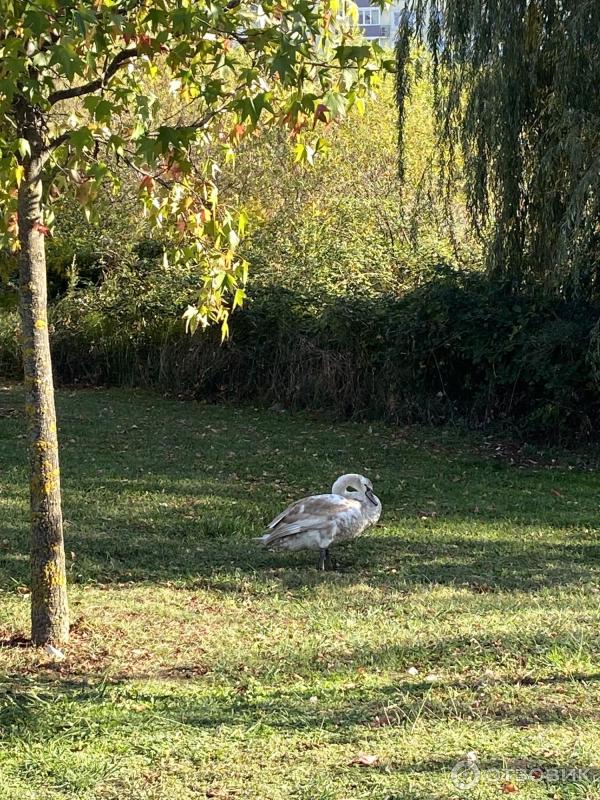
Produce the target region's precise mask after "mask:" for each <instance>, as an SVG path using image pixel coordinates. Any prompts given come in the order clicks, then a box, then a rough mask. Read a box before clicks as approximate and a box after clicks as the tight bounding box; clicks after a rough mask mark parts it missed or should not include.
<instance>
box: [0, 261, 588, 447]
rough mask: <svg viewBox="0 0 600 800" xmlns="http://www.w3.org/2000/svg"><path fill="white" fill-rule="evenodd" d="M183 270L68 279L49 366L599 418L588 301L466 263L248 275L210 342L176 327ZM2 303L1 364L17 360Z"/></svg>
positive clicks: (576, 431) (535, 423)
mask: <svg viewBox="0 0 600 800" xmlns="http://www.w3.org/2000/svg"><path fill="white" fill-rule="evenodd" d="M191 281H192V277H191V276H186V275H181V274H179V275H178V274H173V273H172V272H170V271H169V270H166V269H165V268H159V267H156V269H155V271H154V272H150V273H148V274H147V275H145V276H144V275H142V276H140V275H133V274H130V275H129V276H123V277H122V278H120V279H119V280H117V279H116V278H114V279H112V282H111V281H108V282H107V283H106V284H104V285H103V287H101V289H100V290H98V289H96V290H93V291H92V290H87V291H80V292H72V293H71V294H70V295H68V296H67V297H66V298H65V299H63V300H62V301H61V302H60V303H59V304H57V305H56V306H55V308H54V309H53V313H52V318H51V321H52V326H53V331H54V333H53V351H54V352H53V355H54V363H55V369H56V373H57V378H58V379H59V380H60V381H62V382H63V383H68V384H76V383H83V384H94V385H98V384H118V385H139V386H148V387H153V388H156V389H159V390H160V391H163V392H166V393H171V394H176V395H185V396H192V397H197V398H202V399H210V400H227V401H235V402H244V401H251V402H253V403H263V404H266V405H271V404H272V403H274V402H277V403H281V404H282V405H283V406H285V407H286V408H290V409H314V410H319V411H326V412H328V413H330V414H333V415H335V416H336V417H338V418H348V417H355V418H374V419H375V418H377V419H386V420H389V421H392V422H402V423H407V422H427V423H434V424H437V423H443V422H447V421H450V420H455V421H458V420H462V421H465V422H466V423H468V424H470V425H473V426H482V427H483V426H490V425H502V426H507V425H510V426H511V427H512V428H513V429H514V428H517V429H518V430H519V431H520V432H522V433H524V434H528V435H534V436H547V435H551V436H553V437H555V438H562V439H567V438H569V437H573V436H575V437H586V438H589V437H597V436H598V433H599V431H600V427H599V425H598V422H597V420H598V419H599V418H600V417H599V412H600V399H599V398H600V394H599V392H598V388H599V380H598V374H599V372H600V371H599V365H600V359H599V357H598V344H597V343H598V324H597V321H598V311H597V310H596V309H594V308H593V307H591V306H586V305H582V304H581V303H575V302H570V301H566V300H556V299H547V298H539V297H537V296H535V295H533V294H522V295H515V294H514V293H513V292H511V291H509V290H508V289H507V288H506V287H504V286H503V285H501V284H498V283H490V282H489V280H487V279H486V278H484V277H483V276H481V275H479V274H477V273H470V272H466V273H465V272H458V271H454V270H452V269H449V268H447V267H439V268H438V269H437V270H436V272H435V275H434V277H433V278H432V279H431V280H430V281H429V282H428V283H427V284H425V285H423V286H421V287H418V288H416V289H414V290H413V291H411V292H408V293H406V294H405V295H404V296H403V297H400V298H398V297H394V296H391V295H387V296H381V297H378V298H372V297H360V296H356V297H349V296H346V297H332V296H326V295H323V294H317V295H310V294H306V293H301V292H299V291H292V290H289V289H282V288H274V287H262V288H256V289H255V290H254V292H253V293H252V296H251V298H250V301H249V303H248V305H247V307H246V308H245V309H244V310H242V311H241V312H236V314H235V315H234V317H233V318H232V325H231V338H230V340H229V341H226V342H225V343H224V344H223V345H221V344H220V339H219V333H218V331H212V330H209V331H207V332H205V333H201V334H197V335H195V336H194V337H188V336H187V335H186V334H185V333H184V331H183V326H182V324H181V322H180V321H179V320H174V319H173V308H174V307H175V306H176V305H177V303H178V302H179V303H181V301H182V300H183V298H184V297H185V296H186V293H187V292H188V291H189V288H190V282H191ZM7 319H9V318H8V317H6V316H5V317H4V323H3V324H2V326H0V364H2V366H3V369H4V370H6V369H7V367H8V369H9V371H11V370H12V374H14V373H15V372H16V371H18V363H19V362H18V355H17V348H16V339H15V331H14V326H13V325H12V324H11V323H7Z"/></svg>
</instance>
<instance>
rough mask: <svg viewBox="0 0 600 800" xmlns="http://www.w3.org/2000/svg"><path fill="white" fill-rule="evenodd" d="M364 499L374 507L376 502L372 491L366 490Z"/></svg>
mask: <svg viewBox="0 0 600 800" xmlns="http://www.w3.org/2000/svg"><path fill="white" fill-rule="evenodd" d="M365 497H366V498H367V500H368V501H369V502H370V503H373V505H374V506H376V505H377V500H376V499H375V495H374V494H373V489H367V491H366V492H365Z"/></svg>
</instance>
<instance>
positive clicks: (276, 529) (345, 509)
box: [263, 494, 360, 545]
mask: <svg viewBox="0 0 600 800" xmlns="http://www.w3.org/2000/svg"><path fill="white" fill-rule="evenodd" d="M359 510H360V504H359V503H358V501H357V500H353V499H352V498H349V497H342V496H341V495H338V494H317V495H313V496H312V497H305V498H304V499H303V500H298V501H297V502H295V503H292V505H291V506H288V508H286V509H285V511H282V512H281V514H279V515H278V516H277V517H275V519H274V520H272V522H270V523H269V525H268V527H267V531H266V535H265V536H264V537H263V542H264V544H267V545H268V544H270V543H271V542H274V541H275V540H277V539H281V538H283V537H284V536H292V535H293V534H295V533H301V532H303V531H309V530H315V529H321V528H327V527H328V526H330V525H331V524H333V523H335V522H336V520H338V519H339V518H340V517H342V516H346V515H348V516H351V515H353V514H355V513H356V512H357V511H359Z"/></svg>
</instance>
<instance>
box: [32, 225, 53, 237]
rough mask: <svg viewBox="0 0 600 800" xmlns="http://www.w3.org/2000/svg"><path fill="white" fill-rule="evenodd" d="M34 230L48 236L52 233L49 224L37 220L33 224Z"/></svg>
mask: <svg viewBox="0 0 600 800" xmlns="http://www.w3.org/2000/svg"><path fill="white" fill-rule="evenodd" d="M33 230H34V231H37V232H38V233H41V234H42V236H48V234H49V233H50V228H49V227H48V226H47V225H42V223H41V222H35V223H34V225H33Z"/></svg>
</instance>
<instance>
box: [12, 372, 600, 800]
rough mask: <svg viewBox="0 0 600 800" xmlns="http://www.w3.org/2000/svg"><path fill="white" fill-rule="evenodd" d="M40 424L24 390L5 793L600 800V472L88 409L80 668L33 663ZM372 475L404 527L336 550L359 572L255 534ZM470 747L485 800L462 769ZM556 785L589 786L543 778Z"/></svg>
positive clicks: (314, 432) (16, 395) (177, 409)
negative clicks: (466, 782)
mask: <svg viewBox="0 0 600 800" xmlns="http://www.w3.org/2000/svg"><path fill="white" fill-rule="evenodd" d="M21 404H22V395H21V392H20V390H19V389H18V388H15V387H3V388H2V390H1V391H0V470H1V472H0V489H1V493H0V639H1V642H0V644H1V645H2V646H1V647H0V798H2V800H5V799H6V800H8V798H10V800H17V798H18V800H28V799H29V798H32V799H33V798H35V800H57V799H58V798H64V800H67V798H68V800H74V799H75V798H78V799H79V798H82V799H83V798H86V799H89V800H91V799H92V798H94V800H96V798H103V799H104V798H106V799H108V798H115V799H116V798H123V799H124V800H138V799H139V800H142V798H143V800H150V798H152V799H153V800H159V799H160V800H191V798H220V799H221V800H226V799H228V800H229V799H230V800H238V799H240V798H252V799H253V800H267V799H268V800H284V798H285V799H286V800H287V798H291V799H292V800H343V799H347V800H359V799H360V800H362V799H363V798H364V799H365V800H366V798H369V800H370V799H371V798H375V799H376V800H385V799H386V798H387V800H400V798H402V800H405V799H407V798H452V797H472V798H499V797H503V796H505V795H507V794H508V795H511V794H518V796H519V797H522V798H556V799H557V800H560V798H600V781H596V780H595V778H594V774H595V773H594V772H593V769H595V768H596V767H597V766H600V731H599V723H600V682H599V679H600V663H599V657H600V639H599V630H600V605H599V601H600V541H599V533H600V531H599V515H598V501H599V495H600V491H599V489H600V487H599V484H598V477H597V473H596V472H595V471H594V470H593V469H591V468H590V466H589V463H590V462H585V461H584V460H583V459H579V460H578V459H577V458H575V457H573V456H560V455H558V456H556V454H554V457H555V458H556V459H557V460H556V461H552V459H551V457H550V455H547V456H544V455H541V456H540V455H538V454H536V453H533V452H527V451H519V450H517V449H516V448H515V449H513V448H510V447H507V448H503V449H500V450H498V449H497V448H496V445H493V444H491V443H490V442H487V441H486V440H484V439H481V438H475V437H471V438H468V439H465V438H462V439H461V437H460V436H459V434H458V433H456V432H453V431H430V430H421V429H414V430H408V431H407V430H401V429H392V428H385V427H379V426H373V428H372V429H370V428H369V427H368V426H367V425H354V424H345V425H335V426H332V425H329V424H326V423H323V422H315V421H313V420H311V419H310V418H309V417H304V416H294V417H292V416H290V415H287V414H279V413H276V412H268V411H256V410H254V409H252V408H245V409H233V408H225V407H216V406H203V405H198V404H194V403H188V402H178V401H175V400H164V399H161V398H160V397H157V396H154V395H151V394H148V393H143V392H133V391H121V390H119V391H117V390H111V391H104V390H98V391H77V392H68V391H66V392H65V391H63V392H61V393H60V394H59V396H58V406H59V416H60V433H61V438H62V445H63V451H62V469H63V488H64V504H65V517H66V527H65V534H66V539H67V552H68V569H69V576H70V595H71V606H72V621H73V636H72V642H71V644H70V645H69V647H68V648H67V658H66V659H65V661H63V662H60V663H53V662H52V661H51V659H50V658H49V656H47V655H46V654H45V653H44V652H43V651H41V652H40V651H36V650H33V649H31V648H28V647H24V646H17V644H18V642H19V637H21V636H24V635H26V634H27V630H28V596H27V589H26V583H27V509H26V489H25V459H24V421H23V415H22V413H21ZM350 471H358V472H363V473H365V474H367V475H368V476H370V477H371V478H372V480H373V482H374V484H375V490H376V493H377V494H378V495H379V496H380V497H381V499H382V502H383V515H382V519H381V522H380V524H379V526H378V527H377V528H376V529H375V530H374V531H371V532H370V533H369V534H368V535H366V536H365V537H364V538H363V539H361V540H360V541H358V542H355V543H352V544H350V545H347V546H345V547H342V548H339V549H338V550H337V551H336V552H334V556H337V559H338V561H339V564H338V569H337V570H336V571H334V572H330V573H325V574H319V573H318V572H317V571H316V569H315V564H316V560H317V556H316V554H313V553H298V554H288V553H265V552H262V551H260V550H257V549H256V547H255V546H254V545H253V544H252V543H251V542H250V541H249V540H250V538H251V537H252V536H256V535H258V534H259V533H260V532H261V530H262V527H263V524H264V523H265V522H266V521H268V520H269V519H270V518H271V516H273V515H274V514H275V513H276V512H277V511H278V510H280V509H281V508H282V507H283V506H284V504H286V503H287V502H288V501H289V500H290V499H294V498H297V497H301V496H303V495H305V494H307V493H312V492H318V491H322V490H326V489H328V487H329V486H330V485H331V483H332V482H333V480H334V478H336V477H337V476H338V475H339V474H341V473H342V472H350ZM411 668H414V669H411ZM415 669H416V670H417V672H416V673H415ZM470 751H474V752H475V753H476V755H477V759H478V760H477V762H476V763H477V765H478V768H479V769H480V780H479V782H478V784H477V785H476V786H475V787H474V788H472V789H470V790H468V791H467V790H461V789H459V788H456V787H455V786H454V785H453V783H452V781H451V780H450V771H451V770H452V768H453V766H454V765H455V764H456V762H457V761H459V760H461V759H462V758H464V757H465V755H466V754H467V753H469V752H470ZM361 756H363V757H364V756H374V757H375V756H376V757H377V759H376V760H375V759H365V758H363V761H367V762H369V763H370V762H371V761H374V763H372V764H370V765H369V763H368V764H364V765H363V764H361V763H356V762H357V761H358V762H360V759H361ZM353 762H355V763H353ZM538 764H539V765H546V766H547V767H551V768H553V769H562V770H564V769H572V770H573V769H580V770H582V772H581V773H579V774H572V775H571V776H570V777H569V779H568V780H561V781H558V782H555V781H554V780H550V779H554V778H557V777H561V774H560V773H552V772H551V773H547V775H546V779H544V778H542V779H540V780H533V779H529V780H526V779H525V775H524V774H525V771H526V768H527V769H531V768H532V767H534V766H535V765H538ZM587 768H592V769H591V770H590V772H588V773H587V774H585V773H584V772H583V770H585V769H587ZM562 777H564V775H563V776H562Z"/></svg>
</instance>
